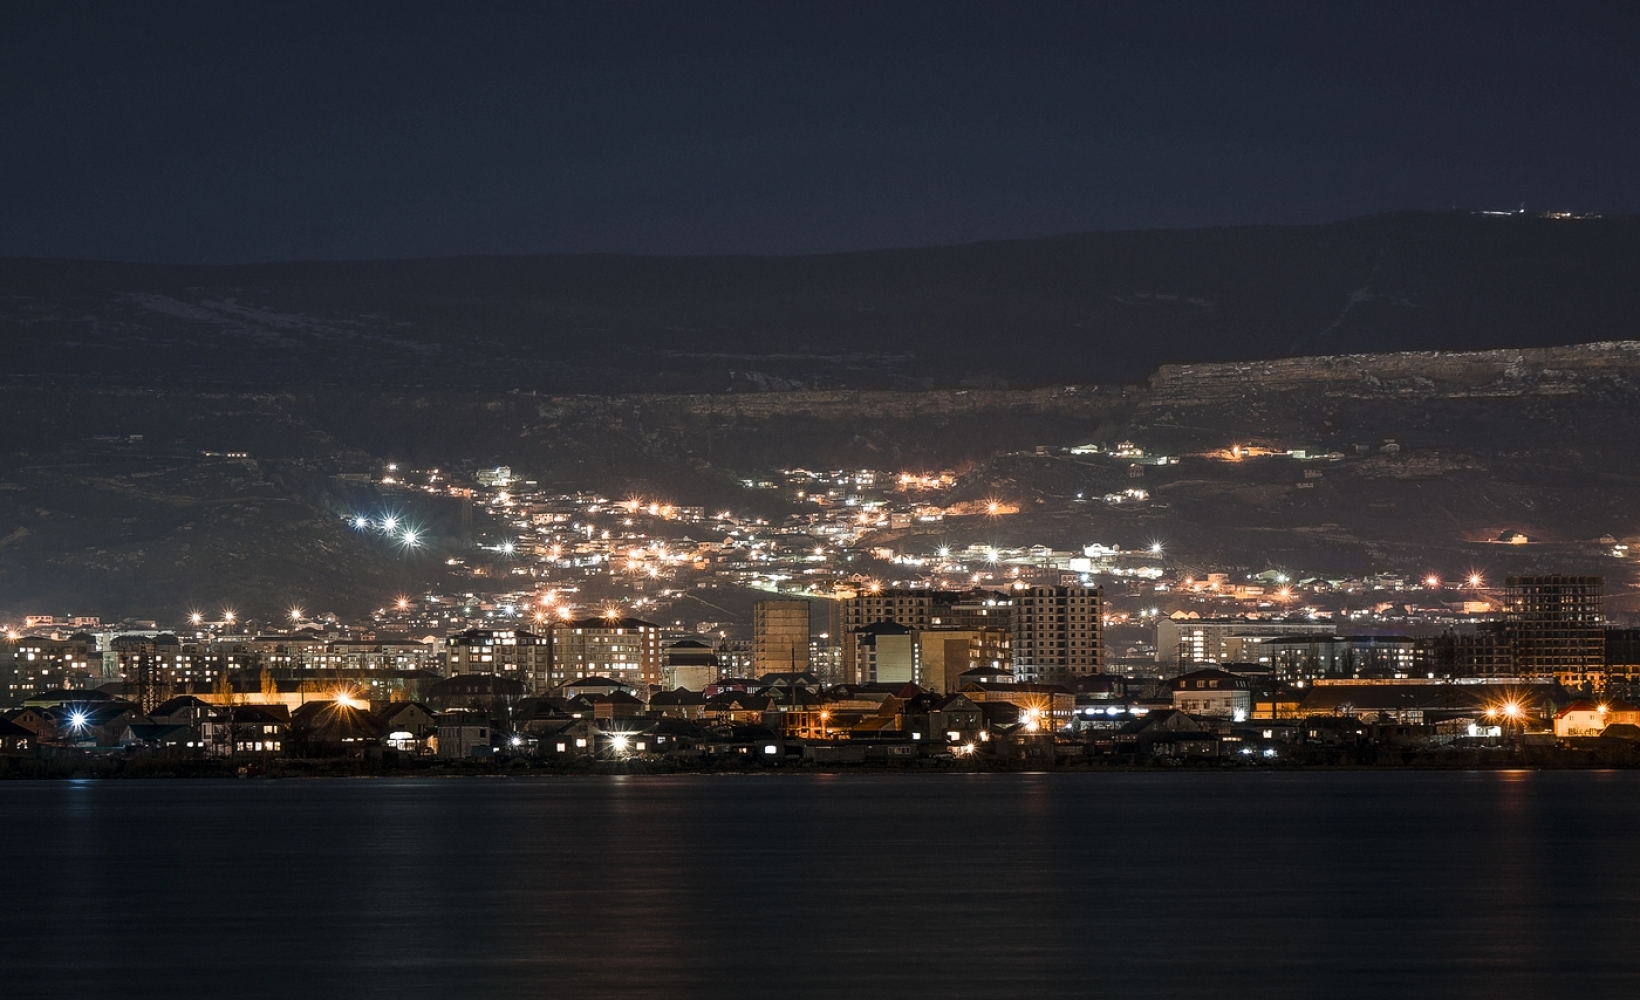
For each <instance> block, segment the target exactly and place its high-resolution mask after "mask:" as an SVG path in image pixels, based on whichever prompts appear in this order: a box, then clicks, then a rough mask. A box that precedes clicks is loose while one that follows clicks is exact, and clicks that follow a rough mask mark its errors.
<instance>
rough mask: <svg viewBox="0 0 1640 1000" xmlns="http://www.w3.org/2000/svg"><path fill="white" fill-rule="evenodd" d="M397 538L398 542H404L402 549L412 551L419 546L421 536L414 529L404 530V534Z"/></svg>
mask: <svg viewBox="0 0 1640 1000" xmlns="http://www.w3.org/2000/svg"><path fill="white" fill-rule="evenodd" d="M399 537H400V540H401V541H403V542H404V547H405V548H407V549H413V548H415V547H416V546H418V545H420V544H421V542H420V538H421V536H420V534H418V533H417V532H416V531H415V530H414V529H408V530H406V531H405V533H404V534H403V535H401V536H399Z"/></svg>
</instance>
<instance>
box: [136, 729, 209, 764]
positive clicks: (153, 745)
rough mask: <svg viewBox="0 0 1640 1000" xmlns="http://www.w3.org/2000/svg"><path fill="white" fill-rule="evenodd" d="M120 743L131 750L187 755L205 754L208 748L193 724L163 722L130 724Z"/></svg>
mask: <svg viewBox="0 0 1640 1000" xmlns="http://www.w3.org/2000/svg"><path fill="white" fill-rule="evenodd" d="M120 745H121V746H123V747H126V748H127V749H130V750H148V751H154V752H157V753H163V754H171V755H175V754H183V755H187V756H193V755H203V754H204V753H205V751H206V749H207V747H206V741H205V738H204V737H203V736H202V735H201V734H200V732H199V730H198V729H196V728H194V727H193V726H180V725H174V724H171V723H161V722H133V723H130V724H128V725H127V726H126V727H125V732H124V733H122V734H121V735H120Z"/></svg>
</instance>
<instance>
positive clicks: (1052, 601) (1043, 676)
mask: <svg viewBox="0 0 1640 1000" xmlns="http://www.w3.org/2000/svg"><path fill="white" fill-rule="evenodd" d="M1104 603H1105V602H1104V591H1102V590H1100V589H1099V588H1098V587H1077V586H1072V587H1030V588H1027V589H1025V590H1018V591H1015V592H1014V609H1013V611H1014V616H1013V617H1014V625H1013V633H1014V641H1013V656H1014V676H1015V677H1016V678H1017V679H1018V680H1020V681H1022V682H1027V683H1029V682H1040V683H1046V684H1062V683H1066V682H1068V681H1071V680H1074V679H1075V678H1078V677H1085V676H1087V675H1088V674H1096V673H1099V672H1100V671H1101V670H1102V668H1103V666H1104V653H1103V647H1104V629H1103V624H1102V619H1103V615H1104Z"/></svg>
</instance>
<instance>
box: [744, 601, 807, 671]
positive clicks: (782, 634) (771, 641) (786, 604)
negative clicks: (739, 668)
mask: <svg viewBox="0 0 1640 1000" xmlns="http://www.w3.org/2000/svg"><path fill="white" fill-rule="evenodd" d="M808 669H809V602H808V601H800V600H797V601H794V600H768V601H758V602H756V603H754V604H753V605H752V671H753V673H755V674H756V675H757V676H759V677H761V676H762V675H764V674H769V673H803V672H805V671H807V670H808Z"/></svg>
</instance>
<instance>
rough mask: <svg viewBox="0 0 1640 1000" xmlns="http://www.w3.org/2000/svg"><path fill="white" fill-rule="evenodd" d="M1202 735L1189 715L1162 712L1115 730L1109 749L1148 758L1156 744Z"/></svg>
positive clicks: (1138, 719) (1169, 710)
mask: <svg viewBox="0 0 1640 1000" xmlns="http://www.w3.org/2000/svg"><path fill="white" fill-rule="evenodd" d="M1204 732H1205V730H1204V729H1203V727H1202V725H1201V723H1199V722H1197V721H1196V720H1195V719H1193V718H1191V717H1190V714H1189V713H1187V712H1182V711H1179V710H1177V709H1170V708H1164V709H1161V710H1159V711H1155V712H1148V713H1146V714H1144V715H1142V716H1140V717H1139V718H1137V719H1134V720H1133V721H1132V722H1129V723H1128V724H1126V725H1124V726H1123V727H1122V728H1120V729H1118V730H1117V731H1116V735H1115V738H1114V739H1113V740H1112V745H1111V748H1112V749H1113V750H1114V751H1115V752H1117V753H1135V754H1148V753H1152V752H1153V748H1154V746H1155V745H1156V744H1157V743H1158V742H1162V741H1164V740H1166V741H1173V740H1174V738H1175V737H1176V736H1178V735H1179V734H1184V733H1189V734H1197V735H1200V734H1203V733H1204ZM1206 735H1209V736H1212V735H1213V734H1211V733H1207V734H1206ZM1215 739H1216V738H1215ZM1215 745H1216V744H1215ZM1175 746H1176V744H1175ZM1215 752H1217V751H1215Z"/></svg>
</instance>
